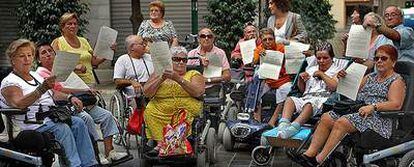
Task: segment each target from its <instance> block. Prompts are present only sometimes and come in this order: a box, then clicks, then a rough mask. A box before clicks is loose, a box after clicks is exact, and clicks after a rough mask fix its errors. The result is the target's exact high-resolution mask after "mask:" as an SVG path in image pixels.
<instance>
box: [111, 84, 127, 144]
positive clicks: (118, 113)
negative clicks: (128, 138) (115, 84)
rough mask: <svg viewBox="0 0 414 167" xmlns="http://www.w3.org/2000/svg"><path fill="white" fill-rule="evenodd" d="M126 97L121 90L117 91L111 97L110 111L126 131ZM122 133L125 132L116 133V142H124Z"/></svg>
mask: <svg viewBox="0 0 414 167" xmlns="http://www.w3.org/2000/svg"><path fill="white" fill-rule="evenodd" d="M123 101H124V99H123V96H122V95H121V93H120V92H119V91H116V92H115V93H114V95H112V97H111V101H110V103H109V111H111V113H112V115H113V116H114V117H115V119H116V120H117V121H118V123H119V126H120V128H121V129H122V131H124V132H125V129H126V123H127V122H126V120H125V119H124V109H125V106H124V103H123ZM122 135H124V134H123V133H120V134H117V135H114V137H113V139H114V143H115V144H118V145H121V144H122Z"/></svg>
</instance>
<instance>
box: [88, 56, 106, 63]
mask: <svg viewBox="0 0 414 167" xmlns="http://www.w3.org/2000/svg"><path fill="white" fill-rule="evenodd" d="M104 61H105V59H104V58H100V57H97V56H95V55H93V56H92V59H91V64H92V66H99V64H101V63H103V62H104Z"/></svg>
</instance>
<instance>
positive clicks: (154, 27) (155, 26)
mask: <svg viewBox="0 0 414 167" xmlns="http://www.w3.org/2000/svg"><path fill="white" fill-rule="evenodd" d="M149 12H150V13H149V15H150V20H144V21H143V22H142V23H141V25H140V26H139V29H138V34H137V35H138V36H141V37H142V38H144V39H145V40H149V41H150V42H159V41H167V42H168V43H169V44H170V45H172V46H178V39H177V33H176V32H175V29H174V26H173V23H172V22H171V21H169V20H165V19H164V15H165V6H164V3H163V2H162V1H159V0H156V1H152V2H151V3H150V4H149Z"/></svg>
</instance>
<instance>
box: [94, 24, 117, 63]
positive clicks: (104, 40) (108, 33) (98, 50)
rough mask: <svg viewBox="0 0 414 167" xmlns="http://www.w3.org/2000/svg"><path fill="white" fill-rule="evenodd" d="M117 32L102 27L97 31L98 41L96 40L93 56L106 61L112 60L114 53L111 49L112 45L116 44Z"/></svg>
mask: <svg viewBox="0 0 414 167" xmlns="http://www.w3.org/2000/svg"><path fill="white" fill-rule="evenodd" d="M117 35H118V31H116V30H114V29H112V28H109V27H106V26H102V27H101V30H99V35H98V39H97V40H96V44H95V49H94V50H93V54H94V55H96V56H98V57H102V58H104V59H107V60H113V59H114V51H113V50H112V49H111V46H112V44H114V43H115V42H116V37H117Z"/></svg>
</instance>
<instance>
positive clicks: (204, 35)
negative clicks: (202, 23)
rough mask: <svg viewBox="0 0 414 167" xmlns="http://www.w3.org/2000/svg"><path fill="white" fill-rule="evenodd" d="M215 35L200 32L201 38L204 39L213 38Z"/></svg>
mask: <svg viewBox="0 0 414 167" xmlns="http://www.w3.org/2000/svg"><path fill="white" fill-rule="evenodd" d="M213 37H214V36H213V34H200V38H202V39H212V38H213Z"/></svg>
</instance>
